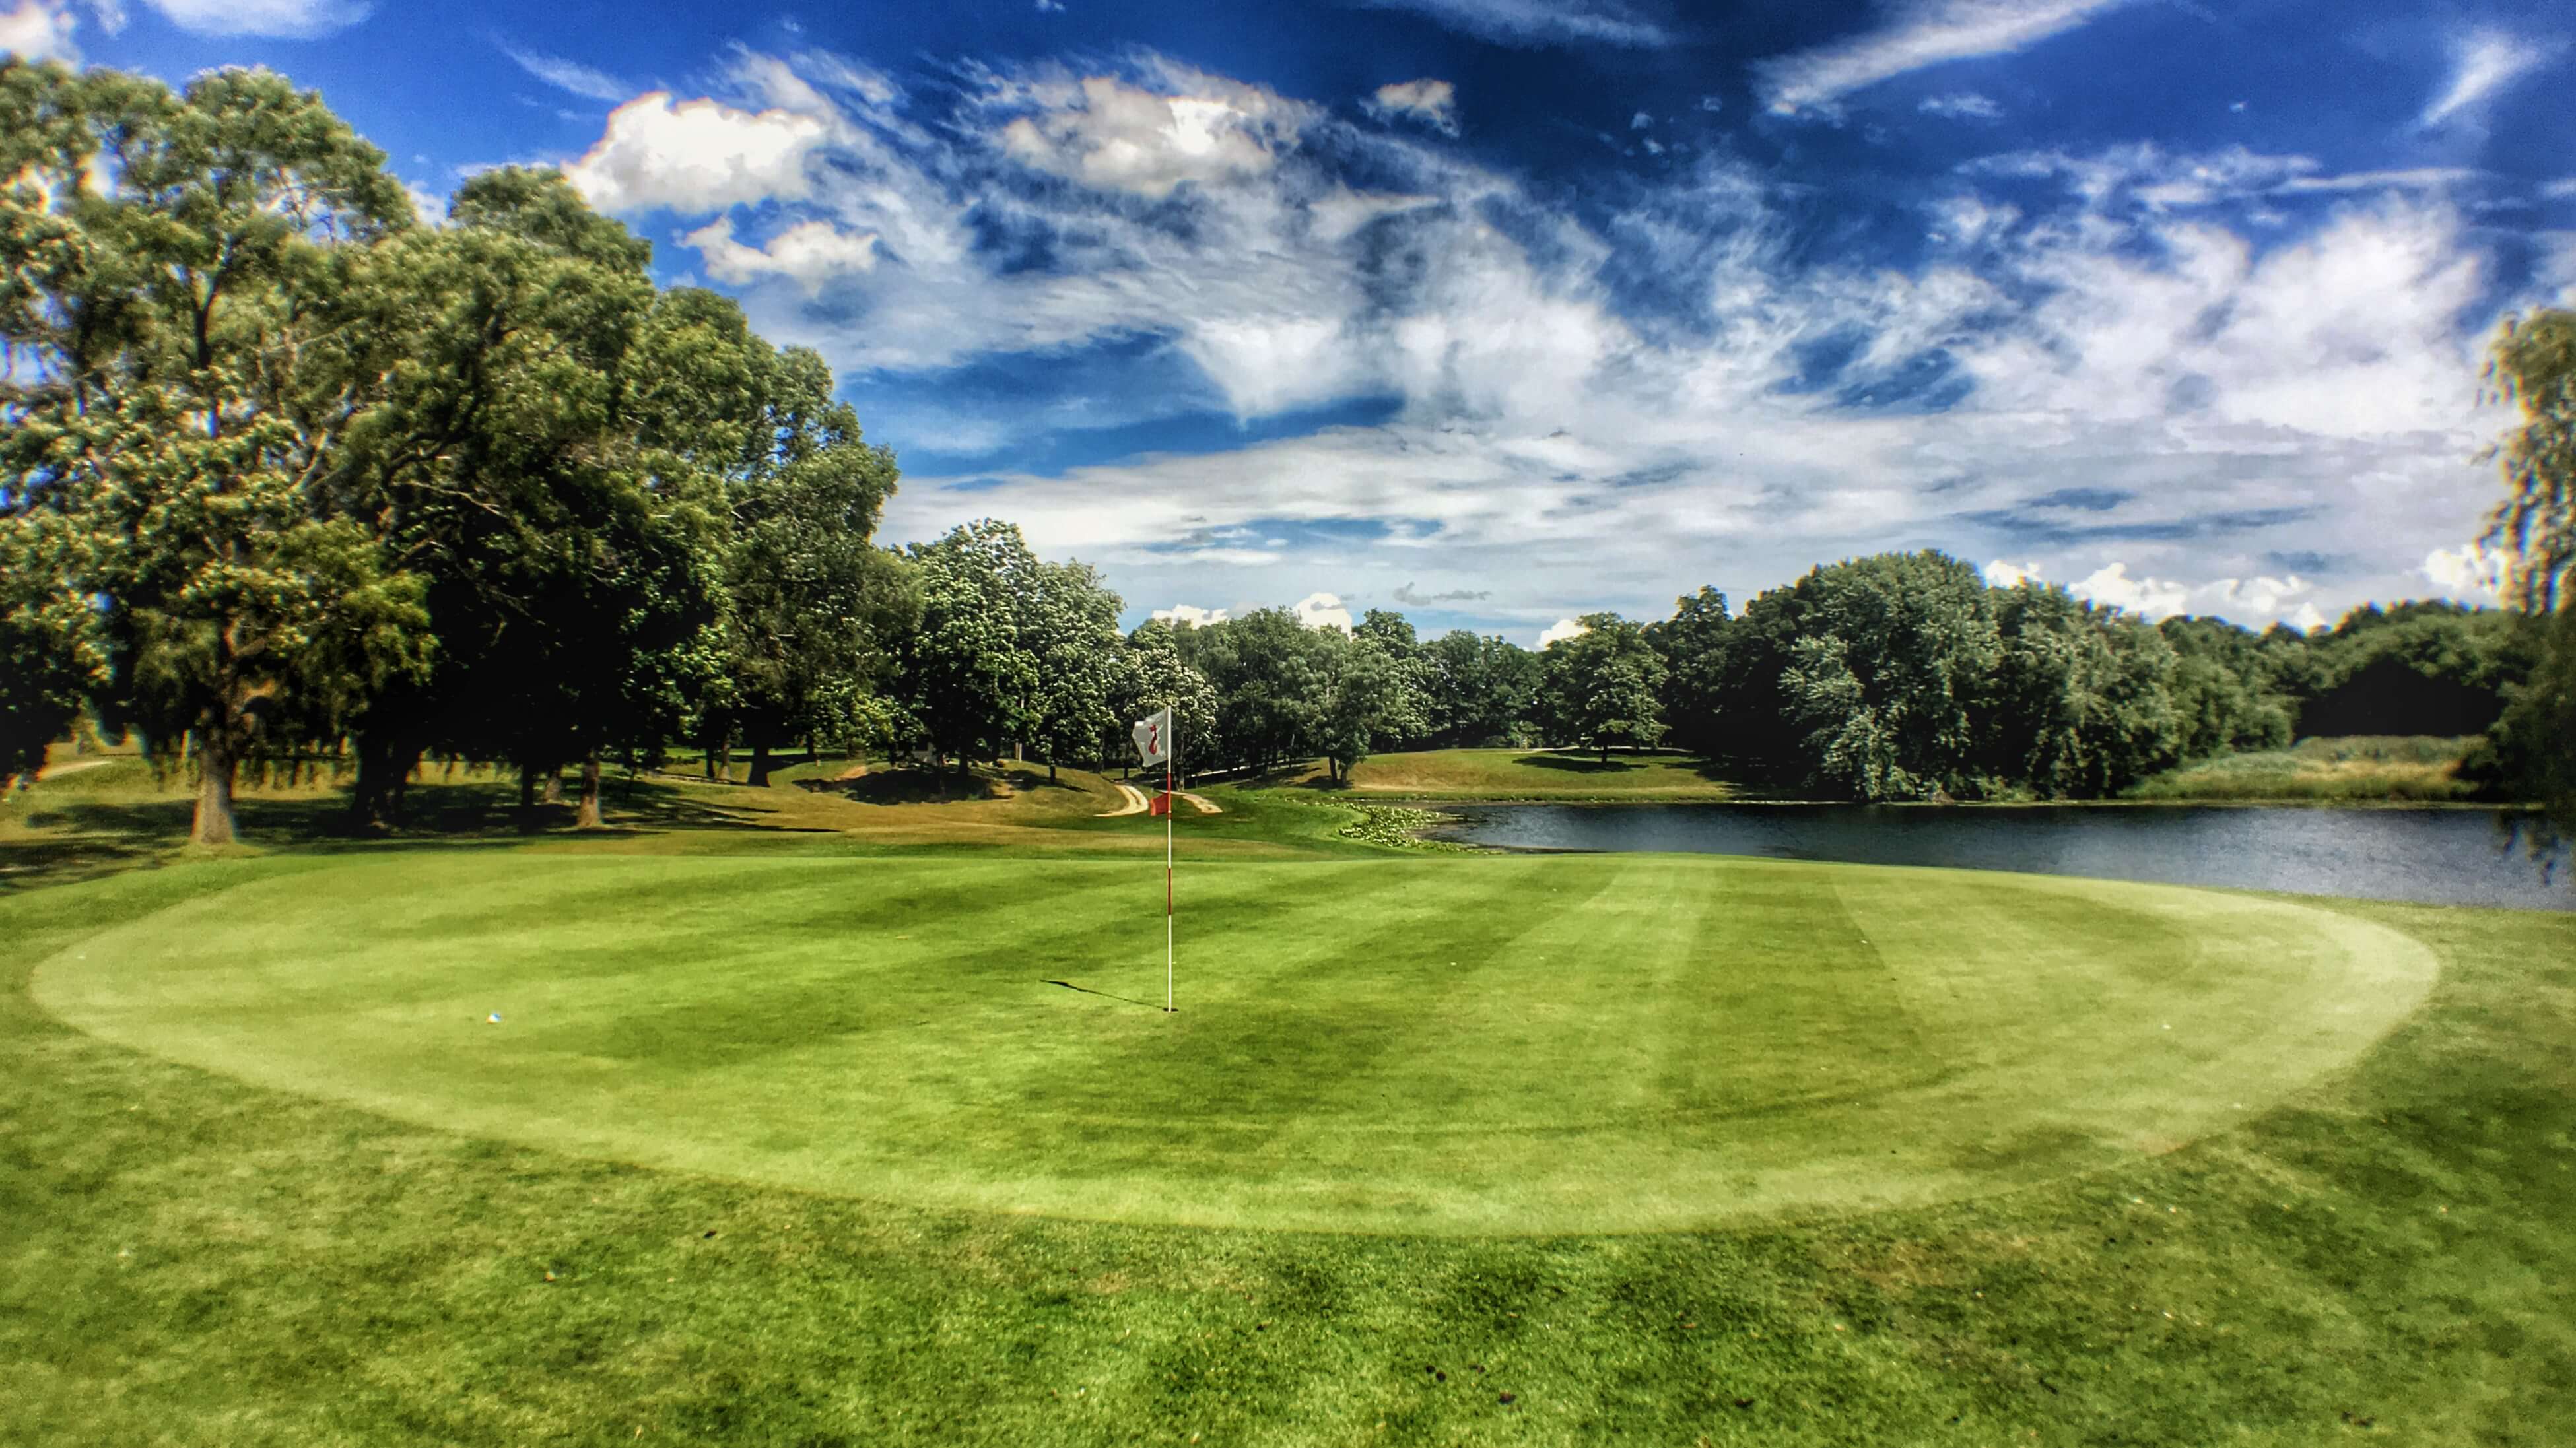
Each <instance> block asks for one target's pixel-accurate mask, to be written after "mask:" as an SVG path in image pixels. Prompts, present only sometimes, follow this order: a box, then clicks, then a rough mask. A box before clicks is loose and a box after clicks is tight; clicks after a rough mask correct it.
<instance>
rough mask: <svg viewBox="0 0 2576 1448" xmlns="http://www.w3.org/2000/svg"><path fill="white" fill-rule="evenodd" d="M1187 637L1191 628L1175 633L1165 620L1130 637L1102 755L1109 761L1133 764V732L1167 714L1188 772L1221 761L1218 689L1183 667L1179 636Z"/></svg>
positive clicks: (1148, 624)
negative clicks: (1135, 725)
mask: <svg viewBox="0 0 2576 1448" xmlns="http://www.w3.org/2000/svg"><path fill="white" fill-rule="evenodd" d="M1186 631H1187V626H1186V625H1182V626H1179V627H1177V628H1176V627H1175V626H1174V625H1173V624H1171V623H1170V622H1168V621H1166V620H1163V619H1148V620H1146V621H1145V622H1144V623H1141V624H1139V625H1137V626H1136V629H1135V631H1134V632H1133V633H1130V634H1128V635H1127V639H1126V646H1125V647H1124V648H1123V649H1121V650H1120V651H1119V654H1118V664H1117V668H1116V671H1115V674H1114V676H1113V679H1112V682H1111V694H1110V708H1111V710H1112V714H1111V719H1110V723H1109V726H1108V728H1107V729H1106V730H1105V731H1104V738H1103V742H1102V748H1101V752H1100V758H1101V759H1103V760H1104V761H1105V760H1109V759H1127V758H1132V757H1133V754H1132V751H1133V750H1134V747H1135V739H1134V737H1133V736H1132V735H1130V734H1129V733H1128V727H1129V726H1130V725H1131V724H1133V723H1134V722H1135V721H1137V720H1140V719H1143V718H1145V717H1146V716H1147V715H1149V714H1152V713H1155V712H1156V711H1158V710H1162V709H1169V710H1171V711H1172V732H1173V734H1174V735H1175V736H1176V737H1177V739H1178V742H1179V744H1180V748H1181V768H1182V769H1183V770H1184V771H1187V770H1188V769H1189V768H1190V767H1191V766H1192V765H1193V764H1197V765H1199V766H1200V767H1201V768H1205V767H1206V765H1205V764H1204V762H1203V761H1205V760H1210V759H1216V758H1219V757H1221V756H1220V755H1219V754H1218V753H1217V751H1216V739H1217V736H1216V717H1217V698H1216V689H1215V687H1214V686H1213V685H1211V684H1209V683H1208V681H1207V677H1206V676H1205V675H1203V674H1201V673H1200V672H1199V671H1198V670H1196V669H1194V668H1191V667H1190V666H1189V665H1188V664H1185V663H1183V662H1182V661H1181V646H1180V643H1179V639H1178V637H1177V636H1178V635H1179V634H1180V633H1183V632H1186Z"/></svg>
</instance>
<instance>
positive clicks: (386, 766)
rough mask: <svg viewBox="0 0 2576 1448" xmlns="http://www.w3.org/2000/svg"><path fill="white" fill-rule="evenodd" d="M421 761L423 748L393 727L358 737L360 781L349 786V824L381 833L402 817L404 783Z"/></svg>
mask: <svg viewBox="0 0 2576 1448" xmlns="http://www.w3.org/2000/svg"><path fill="white" fill-rule="evenodd" d="M419 763H420V749H419V748H418V747H417V746H415V745H411V744H407V743H405V742H404V740H403V739H402V737H401V736H400V735H398V734H395V733H393V732H392V731H391V730H380V731H377V732H374V733H369V734H361V735H359V736H358V780H357V783H356V784H354V785H352V786H350V789H349V824H350V827H351V828H353V829H355V830H357V831H359V832H360V833H362V834H374V833H379V832H381V831H383V830H384V829H385V827H386V826H387V825H390V824H392V823H393V822H394V821H395V820H396V819H398V818H400V817H401V813H402V789H403V785H404V784H405V783H407V782H408V781H409V780H410V778H411V772H412V770H413V769H414V768H416V767H417V766H418V765H419Z"/></svg>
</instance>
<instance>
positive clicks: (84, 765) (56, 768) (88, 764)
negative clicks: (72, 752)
mask: <svg viewBox="0 0 2576 1448" xmlns="http://www.w3.org/2000/svg"><path fill="white" fill-rule="evenodd" d="M115 762H116V761H115V760H113V759H75V760H73V761H72V762H71V763H69V764H48V765H46V766H45V767H44V768H42V769H39V770H37V771H36V779H37V781H38V782H39V783H41V782H43V781H45V780H48V779H60V778H62V777H63V776H64V775H66V774H78V773H80V772H81V771H82V770H84V769H96V768H98V767H99V766H100V765H102V764H114V763H115Z"/></svg>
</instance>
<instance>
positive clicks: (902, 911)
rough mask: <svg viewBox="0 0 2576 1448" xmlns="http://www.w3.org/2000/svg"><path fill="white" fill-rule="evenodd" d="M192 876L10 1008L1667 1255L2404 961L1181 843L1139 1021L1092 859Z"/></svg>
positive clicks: (2170, 1134) (675, 1117)
mask: <svg viewBox="0 0 2576 1448" xmlns="http://www.w3.org/2000/svg"><path fill="white" fill-rule="evenodd" d="M191 868H192V870H193V871H194V872H196V873H201V874H204V875H206V876H208V877H209V878H208V879H207V881H206V883H205V885H204V886H203V887H202V893H201V894H200V895H199V896H198V897H197V898H196V899H194V900H192V901H191V902H190V903H188V904H186V905H183V906H175V907H171V908H168V909H164V910H162V911H159V912H157V913H155V914H153V915H151V916H149V917H146V918H145V919H143V920H140V921H138V922H136V923H135V924H133V925H131V926H129V927H126V928H123V929H119V930H111V931H105V932H102V933H101V934H99V935H96V936H94V937H91V938H88V939H85V940H83V941H81V942H80V943H79V944H78V945H77V946H75V947H74V948H73V950H72V951H71V952H68V953H64V954H60V955H57V956H56V957H54V958H53V959H52V960H50V961H48V962H46V963H44V964H42V965H41V966H40V967H39V968H38V970H37V973H36V976H35V995H36V999H37V1001H38V1003H39V1004H40V1005H42V1006H43V1007H45V1008H46V1009H47V1010H49V1011H50V1012H52V1013H53V1014H55V1015H57V1016H60V1017H62V1018H64V1019H66V1020H68V1021H70V1022H72V1023H74V1024H76V1025H79V1026H82V1027H84V1028H86V1029H88V1030H89V1031H91V1032H92V1033H94V1034H96V1035H99V1036H101V1037H103V1038H105V1039H108V1040H111V1041H117V1042H121V1043H123V1044H127V1045H131V1046H134V1047H136V1048H138V1049H142V1050H145V1051H149V1052H151V1053H153V1054H156V1055H161V1056H167V1057H170V1058H172V1059H175V1060H180V1061H185V1062H189V1063H191V1064H194V1065H199V1066H203V1067H206V1068H208V1069H210V1070H214V1071H217V1072H221V1073H223V1074H226V1075H231V1076H237V1077H241V1078H244V1079H247V1080H252V1081H256V1082H259V1083H261V1084H264V1085H269V1086H273V1087H277V1088H279V1089H282V1090H287V1091H294V1092H299V1093H302V1094H306V1095H314V1096H322V1097H328V1098H332V1099H337V1100H342V1101H347V1102H349V1103H351V1104H353V1105H359V1106H363V1107H366V1108H368V1109H371V1110H374V1111H378V1112H382V1113H384V1114H387V1115H391V1116H395V1117H400V1118H403V1119H407V1120H412V1121H417V1122H420V1123H422V1124H424V1125H442V1126H447V1127H451V1128H456V1129H464V1130H470V1131H473V1132H476V1133H478V1134H483V1135H491V1136H502V1137H509V1138H512V1139H516V1140H521V1141H526V1142H530V1143H534V1144H541V1145H546V1146H552V1147H556V1148H560V1149H563V1150H567V1151H572V1152H579V1153H585V1154H592V1155H600V1156H607V1157H611V1158H615V1159H619V1160H626V1161H635V1162H643V1163H648V1164H652V1165H657V1166H663V1167H670V1168H674V1169H679V1170H686V1171H696V1172H704V1173H709V1174H714V1175H721V1176H728V1177H736V1178H741V1179H746V1180H756V1181H765V1182H775V1183H779V1184H783V1185H790V1186H798V1187H805V1188H809V1189H813V1190H818V1191H827V1192H835V1193H842V1194H848V1195H858V1196H866V1197H871V1198H879V1199H896V1200H903V1201H908V1202H912V1203H915V1204H920V1205H929V1206H942V1207H966V1208H976V1209H982V1210H994V1211H1016V1212H1041V1213H1046V1214H1050V1215H1060V1216H1078V1217H1098V1218H1106V1219H1115V1220H1130V1221H1152V1222H1159V1223H1169V1224H1178V1225H1191V1226H1213V1227H1263V1228H1294V1229H1304V1230H1319V1231H1379V1232H1386V1231H1413V1232H1437V1233H1494V1232H1508V1233H1520V1234H1555V1233H1565V1232H1600V1231H1637V1230H1669V1229H1673V1228H1679V1227H1704V1226H1709V1225H1713V1224H1718V1223H1725V1222H1733V1221H1739V1220H1745V1219H1749V1218H1756V1217H1764V1216H1774V1215H1781V1214H1803V1215H1813V1214H1815V1213H1818V1212H1844V1211H1851V1210H1857V1209H1863V1208H1874V1207H1880V1206H1885V1205H1888V1204H1891V1203H1897V1202H1919V1201H1925V1200H1937V1199H1941V1198H1946V1197H1954V1196H1961V1195H1971V1194H1979V1193H1985V1192H1992V1191H1995V1190H1999V1189H2002V1188H2005V1187H2010V1186H2016V1185H2024V1184H2028V1183H2030V1182H2033V1181H2038V1180H2044V1179H2047V1178H2049V1177H2053V1176H2062V1175H2065V1174H2067V1173H2069V1172H2072V1171H2075V1170H2079V1169H2084V1168H2089V1167H2093V1166H2099V1165H2103V1164H2107V1163H2111V1162H2116V1161H2119V1160H2122V1159H2124V1158H2127V1157H2130V1156H2134V1155H2135V1154H2137V1153H2138V1152H2140V1151H2157V1150H2163V1149H2167V1148H2168V1147H2169V1146H2170V1145H2171V1144H2173V1143H2176V1142H2180V1141H2184V1140H2188V1139H2191V1138H2193V1137H2195V1136H2198V1135H2201V1134H2203V1133H2205V1132H2207V1131H2209V1130H2211V1129H2214V1128H2216V1127H2219V1126H2223V1125H2226V1124H2230V1123H2232V1122H2233V1121H2234V1120H2236V1119H2237V1118H2238V1117H2239V1115H2241V1113H2242V1112H2243V1111H2245V1110H2249V1109H2259V1108H2260V1107H2261V1106H2263V1105H2265V1104H2266V1103H2268V1102H2269V1101H2270V1100H2273V1099H2275V1098H2277V1097H2280V1096H2282V1095H2285V1094H2288V1093H2289V1092H2292V1091H2295V1090H2296V1089H2298V1088H2299V1087H2300V1086H2302V1085H2304V1084H2305V1083H2306V1082H2308V1081H2309V1080H2311V1079H2313V1078H2314V1077H2316V1076H2317V1075H2318V1074H2320V1073H2322V1072H2324V1071H2327V1070H2331V1069H2333V1068H2334V1067H2336V1066H2339V1065H2341V1064H2342V1063H2343V1062H2344V1061H2345V1060H2347V1059H2349V1058H2350V1057H2351V1056H2352V1055H2355V1054H2357V1053H2358V1052H2359V1051H2361V1050H2362V1049H2364V1048H2365V1047H2366V1046H2367V1045H2368V1044H2369V1043H2370V1042H2371V1041H2373V1040H2374V1039H2376V1038H2377V1036H2378V1035H2379V1034H2381V1033H2382V1032H2383V1031H2385V1030H2386V1029H2387V1028H2388V1027H2389V1026H2390V1025H2391V1024H2393V1023H2394V1022H2395V1021H2396V1020H2397V1019H2399V1018H2400V1017H2402V1016H2403V1015H2404V1014H2405V1013H2406V1012H2407V1011H2409V1010H2410V1009H2412V1007H2413V1006H2414V1005H2415V1003H2416V1002H2417V1001H2418V1000H2419V999H2420V998H2421V996H2422V994H2423V992H2424V990H2425V989H2426V988H2427V987H2428V986H2429V985H2430V982H2431V979H2432V976H2433V973H2434V963H2433V961H2432V958H2431V956H2430V955H2429V954H2428V953H2427V952H2425V951H2424V950H2423V949H2422V948H2421V947H2418V946H2416V945H2415V944H2414V943H2413V942H2411V941H2409V940H2407V939H2406V938H2405V937H2403V936H2400V935H2397V934H2394V933H2392V932H2387V931H2382V930H2375V929H2371V928H2368V927H2364V926H2360V925H2356V924H2354V923H2352V922H2349V921H2346V920H2343V919H2341V918H2339V917H2335V916H2331V915H2326V914H2322V913H2320V912H2316V911H2313V910H2309V909H2305V908H2303V907H2298V906H2290V905H2283V904H2277V903H2273V902H2269V901H2256V900H2248V899H2236V898H2227V897H2208V896H2203V895H2198V894H2192V893H2188V892H2181V891H2174V890H2161V889H2154V888H2145V887H2136V886H2127V885H2118V884H2111V883H2105V882H2091V881H2081V882H2079V881H2064V880H2045V879H2039V878H2035V877H2012V876H1978V877H1968V878H1966V879H1964V880H1963V879H1962V878H1961V877H1959V876H1957V875H1954V874H1951V873H1949V872H1942V871H1888V870H1871V869H1855V868H1845V867H1832V866H1819V865H1812V864H1798V863H1774V862H1762V861H1746V860H1726V859H1717V858H1713V857H1704V856H1656V855H1621V856H1592V857H1584V858H1579V859H1571V860H1548V859H1537V858H1530V857H1513V858H1504V857H1482V858H1477V859H1472V860H1445V859H1435V858H1417V859H1403V860H1385V859H1354V860H1349V861H1334V862H1320V861H1319V862H1301V863H1276V862H1259V861H1211V862H1207V863H1198V862H1196V861H1194V862H1193V865H1192V868H1191V869H1190V871H1189V872H1188V875H1187V877H1186V879H1185V881H1184V884H1185V885H1186V887H1187V888H1186V895H1187V904H1188V907H1189V919H1188V927H1189V928H1188V931H1187V944H1188V948H1189V949H1188V955H1189V965H1190V969H1189V971H1188V973H1187V979H1186V985H1187V994H1186V997H1185V999H1186V1001H1187V1009H1185V1010H1184V1011H1182V1012H1181V1013H1180V1014H1179V1015H1178V1016H1177V1017H1171V1016H1166V1015H1164V1014H1163V1013H1162V1012H1161V1011H1160V1010H1159V1009H1151V1008H1145V1007H1148V1006H1150V1007H1159V1006H1160V1005H1161V1003H1162V997H1163V989H1162V988H1163V980H1162V975H1163V962H1162V959H1161V956H1162V939H1161V936H1162V930H1161V928H1160V921H1159V919H1158V918H1157V917H1158V916H1159V914H1160V910H1159V908H1158V907H1159V906H1160V904H1161V901H1160V899H1159V898H1157V897H1158V896H1160V894H1161V893H1162V881H1161V880H1160V879H1159V878H1156V876H1157V875H1158V873H1159V872H1157V871H1153V870H1150V869H1142V870H1140V869H1138V868H1137V867H1136V866H1135V865H1133V864H1125V863H1118V862H1111V861H1100V860H1052V861H1024V860H995V861H983V860H976V861H961V860H954V859H881V860H869V861H865V862H861V863H855V864H852V863H842V862H836V861H831V860H816V859H810V858H790V859H744V858H740V857H732V858H684V859H654V860H634V859H627V860H618V859H580V858H565V857H554V858H548V859H544V860H531V859H527V858H494V857H491V856H488V855H472V854H452V855H448V856H446V857H443V858H439V859H434V860H431V859H422V858H417V857H413V858H398V859H387V860H381V861H374V862H368V863H352V864H345V865H342V866H340V867H338V868H335V869H333V870H330V871H328V872H321V873H317V872H314V871H311V870H308V869H300V868H299V869H290V870H287V871H284V872H282V873H268V872H263V871H262V870H260V869H258V868H255V867H250V866H245V865H240V864H221V865H205V866H196V867H191ZM1963 917H1964V918H1968V919H1974V920H1977V921H1980V922H1985V924H1984V925H1983V927H1982V928H1983V931H1984V933H1985V934H1986V935H1987V937H1988V938H1987V941H1986V948H1985V949H1982V950H1979V951H1976V952H1973V953H1962V952H1961V951H1960V950H1959V949H1958V948H1957V946H1958V935H1957V930H1956V922H1957V921H1958V920H1959V919H1961V918H1963ZM604 922H614V925H613V927H610V928H603V923H604ZM246 941H249V942H256V948H255V949H251V950H247V951H246V950H245V949H244V942H246ZM496 1013H497V1014H498V1015H500V1016H501V1017H502V1021H501V1023H500V1024H499V1025H498V1026H495V1025H493V1024H492V1023H490V1022H489V1021H488V1019H487V1017H488V1016H490V1015H492V1014H496Z"/></svg>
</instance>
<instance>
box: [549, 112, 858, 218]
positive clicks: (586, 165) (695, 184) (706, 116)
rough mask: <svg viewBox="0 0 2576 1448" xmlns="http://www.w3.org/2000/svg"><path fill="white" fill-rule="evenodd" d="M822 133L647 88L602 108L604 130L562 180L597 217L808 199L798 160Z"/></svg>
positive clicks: (801, 123) (775, 115)
mask: <svg viewBox="0 0 2576 1448" xmlns="http://www.w3.org/2000/svg"><path fill="white" fill-rule="evenodd" d="M829 129H830V128H829V127H828V126H826V125H825V123H824V122H823V121H821V120H819V119H817V118H815V117H813V116H809V115H799V114H796V113H793V112H790V111H785V110H766V111H760V112H757V113H754V112H751V111H742V110H736V109H734V108H733V107H731V106H728V105H724V104H722V103H720V102H717V101H712V100H694V101H680V102H676V103H675V102H673V100H672V99H671V96H670V94H669V93H668V92H666V91H651V92H648V93H646V94H644V95H641V96H638V97H636V98H635V99H634V100H631V101H628V102H627V103H626V104H624V105H622V106H619V107H618V108H617V109H616V110H614V111H612V112H610V113H609V117H608V129H607V131H606V132H605V133H604V134H602V135H601V136H600V138H599V141H598V143H597V144H596V145H593V146H592V147H591V148H590V151H589V153H588V154H586V155H584V156H583V157H582V158H581V159H580V160H578V161H575V162H573V163H572V164H570V165H568V166H566V167H565V168H564V174H565V175H567V176H569V177H571V178H572V183H573V185H575V186H576V187H579V188H580V190H581V193H582V194H583V195H584V196H586V197H588V198H589V199H590V203H591V204H592V205H593V206H596V207H598V208H599V209H600V210H602V211H610V212H636V211H651V210H655V209H657V208H664V207H667V208H669V209H670V210H673V211H677V212H681V213H684V214H695V215H705V214H707V213H709V212H715V211H722V210H723V209H725V208H726V207H728V206H736V205H746V204H750V203H754V202H759V201H766V200H771V199H786V200H793V199H797V198H800V197H803V196H806V195H809V194H810V193H811V192H812V190H813V183H812V180H811V178H809V177H808V176H807V175H806V173H805V163H806V160H807V159H808V158H809V157H811V156H812V155H813V153H814V151H815V149H816V148H817V147H819V146H821V145H822V144H823V141H824V139H825V137H826V136H827V135H828V134H829Z"/></svg>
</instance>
